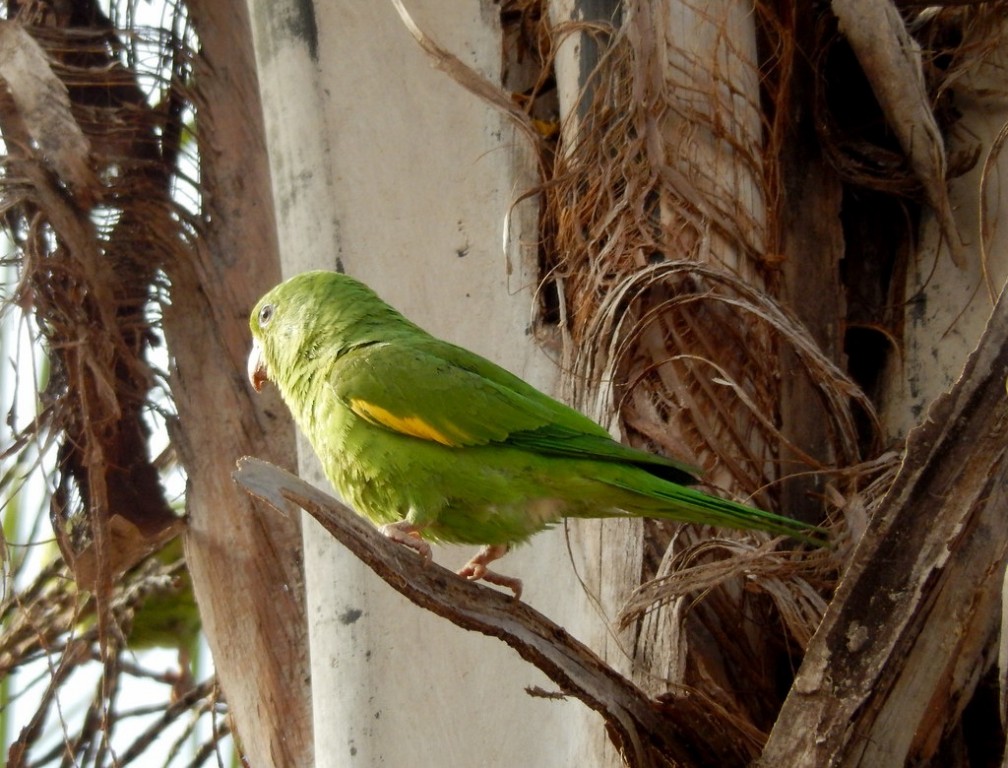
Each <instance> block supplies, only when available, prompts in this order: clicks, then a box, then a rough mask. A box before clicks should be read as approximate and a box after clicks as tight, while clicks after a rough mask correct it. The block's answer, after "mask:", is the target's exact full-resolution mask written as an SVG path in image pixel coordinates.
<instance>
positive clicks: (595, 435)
mask: <svg viewBox="0 0 1008 768" xmlns="http://www.w3.org/2000/svg"><path fill="white" fill-rule="evenodd" d="M332 385H333V387H334V388H335V391H336V395H337V396H338V397H339V398H340V399H341V400H342V401H343V402H344V403H345V404H346V405H347V407H349V408H350V409H351V410H352V411H353V412H354V413H356V414H357V415H358V416H359V417H361V418H363V419H366V420H367V421H369V422H370V423H372V424H376V425H379V426H381V427H384V428H386V429H389V430H392V431H395V432H399V433H401V434H406V435H411V436H412V437H415V438H418V439H422V440H432V441H435V442H438V443H441V444H442V445H445V446H448V447H451V448H463V447H466V446H477V445H488V444H491V443H499V444H505V445H510V446H513V447H516V448H521V449H525V450H528V451H532V452H535V453H540V454H547V455H554V456H567V457H571V458H581V459H594V460H597V461H610V462H626V463H629V464H635V465H637V466H640V467H641V468H643V469H646V470H648V471H649V472H653V473H654V474H656V475H659V476H661V477H664V478H666V479H668V480H673V481H675V482H678V483H691V482H694V481H695V479H696V475H697V470H695V469H693V468H692V467H690V466H688V465H685V464H681V463H679V462H676V461H673V460H671V459H667V458H664V457H661V456H655V455H653V454H650V453H646V452H644V451H638V450H636V449H634V448H630V447H628V446H625V445H622V444H621V443H618V442H616V441H615V440H613V439H612V438H611V437H610V435H609V433H608V432H606V431H605V429H603V428H602V427H600V426H599V425H598V424H596V423H595V422H593V421H592V420H591V419H589V418H588V417H586V416H584V415H583V414H581V413H578V412H577V411H575V410H574V409H573V408H569V407H568V406H566V405H564V404H563V403H560V402H558V401H556V400H554V399H553V398H551V397H548V396H547V395H545V394H543V393H542V392H540V391H539V390H537V389H535V387H533V386H531V385H530V384H527V383H526V382H524V381H522V380H521V379H520V378H518V377H517V376H514V375H513V374H511V373H508V372H507V371H505V370H504V369H503V368H501V367H500V366H497V365H495V364H494V363H491V362H490V361H489V360H486V359H485V358H482V357H480V356H479V355H476V354H474V353H472V352H469V351H468V350H466V349H463V348H462V347H457V346H455V345H453V344H449V343H447V342H443V341H440V340H438V339H434V338H433V337H430V338H428V339H423V338H420V339H410V340H392V341H387V342H381V343H373V344H367V345H363V346H360V347H357V348H355V349H353V350H350V351H348V352H346V353H345V354H344V355H343V356H341V358H340V359H339V361H338V363H337V366H336V367H335V368H334V370H333V381H332Z"/></svg>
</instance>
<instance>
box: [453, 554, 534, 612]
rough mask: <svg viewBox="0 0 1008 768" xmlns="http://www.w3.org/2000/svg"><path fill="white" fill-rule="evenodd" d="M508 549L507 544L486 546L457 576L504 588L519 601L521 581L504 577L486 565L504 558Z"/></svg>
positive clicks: (512, 577) (511, 577)
mask: <svg viewBox="0 0 1008 768" xmlns="http://www.w3.org/2000/svg"><path fill="white" fill-rule="evenodd" d="M509 549H510V547H509V546H508V545H507V544H492V545H491V544H487V545H486V546H484V547H482V548H481V549H480V551H479V552H477V553H476V554H475V555H473V557H472V559H471V560H470V561H469V562H468V563H466V564H465V565H463V566H462V567H461V568H460V569H459V570H458V575H459V576H461V577H462V578H465V579H469V580H470V581H479V580H480V579H482V580H483V581H489V582H490V583H491V584H496V585H497V586H499V587H506V588H507V589H510V590H511V591H512V592H514V596H515V600H521V593H522V582H521V579H516V578H515V577H514V576H504V575H503V574H500V573H497V572H495V571H491V570H490V569H489V568H487V565H489V564H490V563H492V562H493V561H494V560H498V559H500V558H502V557H504V555H506V554H507V553H508V550H509Z"/></svg>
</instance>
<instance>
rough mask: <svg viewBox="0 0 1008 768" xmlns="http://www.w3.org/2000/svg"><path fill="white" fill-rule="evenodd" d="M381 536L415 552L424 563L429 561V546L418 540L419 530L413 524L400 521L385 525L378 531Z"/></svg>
mask: <svg viewBox="0 0 1008 768" xmlns="http://www.w3.org/2000/svg"><path fill="white" fill-rule="evenodd" d="M378 530H379V531H381V533H382V535H383V536H384V537H385V538H387V539H391V540H392V541H394V542H396V543H397V544H402V545H403V546H406V547H409V548H410V549H413V550H416V552H417V553H418V554H419V555H420V557H422V558H423V561H424V563H429V562H430V561H431V549H430V544H428V543H427V542H426V541H424V540H423V539H421V538H420V529H419V528H417V527H416V526H415V525H413V523H410V522H408V521H406V520H400V521H399V522H398V523H387V524H386V525H383V526H382V527H381V528H379V529H378Z"/></svg>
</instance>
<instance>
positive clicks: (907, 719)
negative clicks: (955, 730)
mask: <svg viewBox="0 0 1008 768" xmlns="http://www.w3.org/2000/svg"><path fill="white" fill-rule="evenodd" d="M1006 377H1008V299H1006V296H1005V295H1004V294H1002V297H1001V300H1000V301H999V302H998V304H997V306H996V308H995V310H994V314H993V316H992V317H991V320H990V322H989V324H988V327H987V330H986V332H985V333H984V335H983V337H982V339H981V341H980V344H979V346H978V348H977V350H976V351H975V352H974V353H973V355H972V356H971V357H970V359H969V361H968V362H967V364H966V366H965V368H964V370H963V373H962V376H961V377H960V378H959V381H958V382H957V383H956V384H955V386H954V387H953V388H952V390H951V391H950V392H948V393H947V394H945V395H942V396H941V397H939V398H938V399H937V400H936V401H935V403H934V404H933V405H932V407H931V409H930V411H929V413H928V416H927V418H926V419H925V420H924V421H923V423H922V424H920V425H919V426H918V427H917V428H916V429H914V430H913V431H912V432H911V433H910V435H909V436H908V438H907V451H906V456H905V458H904V462H903V466H902V468H901V470H900V473H899V475H898V477H897V478H896V480H895V482H894V483H893V486H892V488H891V489H890V491H889V494H888V497H887V502H886V503H883V505H882V507H881V508H880V510H879V512H878V514H876V516H875V518H874V519H873V521H872V524H871V526H870V528H869V530H868V532H867V534H866V535H865V537H864V539H863V540H862V541H861V543H860V545H859V547H858V549H857V551H856V552H855V554H854V558H853V562H852V564H851V567H850V569H849V571H848V573H847V574H846V576H845V578H844V580H843V581H842V583H841V585H840V588H839V590H838V591H837V594H836V596H835V598H834V600H833V602H832V604H831V605H830V608H829V610H828V611H827V613H826V616H825V618H824V620H823V625H822V626H821V627H820V629H819V631H818V633H817V634H816V636H815V638H814V639H813V641H812V644H811V645H810V647H809V649H808V653H807V654H806V657H805V662H804V664H803V666H802V669H801V671H800V673H799V675H798V678H797V679H796V681H795V683H794V686H793V688H792V690H791V693H790V695H789V697H788V699H787V701H786V702H785V704H784V707H783V709H782V710H781V713H780V717H779V719H778V721H777V725H776V727H775V728H774V730H773V732H772V733H771V735H770V739H769V741H768V743H767V745H766V748H765V750H764V753H763V757H762V763H761V764H762V765H766V766H778V765H789V766H816V768H819V767H820V766H833V765H837V766H839V765H843V766H854V765H865V766H873V765H902V764H904V763H905V762H907V761H909V762H913V763H915V764H920V763H926V761H927V760H928V759H929V758H931V757H933V756H934V753H935V750H936V749H937V747H938V745H939V742H940V740H941V736H942V734H943V732H944V731H945V729H946V728H947V727H950V726H951V725H953V724H954V723H955V722H956V721H957V720H958V718H959V717H960V715H961V714H962V709H963V707H964V706H965V704H966V703H967V702H968V701H969V698H970V696H971V694H972V691H973V690H974V688H975V686H976V682H977V679H978V677H979V675H980V674H981V673H982V672H983V669H984V668H985V666H986V664H985V663H984V661H983V660H984V657H985V655H986V654H988V651H987V650H985V649H988V648H992V647H994V644H993V643H992V638H993V636H994V633H995V632H996V631H997V628H998V622H997V617H998V605H999V601H1000V590H1001V581H1002V574H1003V571H1004V566H1005V557H1006V547H1008V517H1006V515H1005V508H1006V505H1008V494H1006V491H1005V482H1006V480H1008V407H1006V399H1005V385H1006Z"/></svg>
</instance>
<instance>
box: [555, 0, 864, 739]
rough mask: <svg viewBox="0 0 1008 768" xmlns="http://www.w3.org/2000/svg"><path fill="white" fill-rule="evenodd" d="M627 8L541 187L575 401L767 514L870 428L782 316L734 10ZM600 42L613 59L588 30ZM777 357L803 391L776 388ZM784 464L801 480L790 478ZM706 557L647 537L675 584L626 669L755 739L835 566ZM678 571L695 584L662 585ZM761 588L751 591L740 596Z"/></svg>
mask: <svg viewBox="0 0 1008 768" xmlns="http://www.w3.org/2000/svg"><path fill="white" fill-rule="evenodd" d="M622 8H623V11H624V17H623V19H622V20H621V23H620V24H619V26H618V27H614V28H613V29H611V30H610V33H609V37H610V43H609V45H608V47H606V48H605V50H604V51H603V52H602V54H601V57H600V63H599V65H598V67H597V68H596V69H595V70H594V72H592V74H591V76H590V78H589V79H588V81H587V83H586V84H585V87H584V89H583V91H582V93H581V96H580V99H581V100H580V102H579V103H578V104H577V105H576V106H575V107H574V108H571V109H569V110H568V113H567V117H566V119H565V122H564V125H563V127H562V130H561V133H560V135H561V144H560V147H559V149H558V150H557V152H556V154H555V156H554V165H553V167H552V169H551V174H550V178H549V180H548V182H547V183H545V184H544V185H543V187H542V194H543V200H544V208H545V209H544V227H543V236H544V241H543V244H542V248H543V251H544V253H545V262H546V268H547V270H548V274H547V278H548V279H549V280H552V281H553V282H554V283H555V285H556V289H557V292H558V295H559V315H560V320H561V328H562V331H563V332H564V333H565V334H566V342H567V343H566V344H565V347H564V352H565V359H564V366H563V367H564V370H565V371H568V372H569V375H568V377H567V381H566V383H567V385H568V387H569V393H568V395H569V397H570V398H571V399H572V400H573V401H574V402H575V403H576V404H577V405H579V406H580V407H582V408H584V409H586V410H588V411H590V412H593V413H594V415H596V416H599V417H601V418H608V417H609V416H611V414H612V412H613V409H615V412H616V415H617V417H618V419H619V422H620V425H621V427H622V428H623V430H624V431H625V433H626V435H627V437H628V438H629V440H630V441H631V442H633V443H637V444H642V445H645V446H646V447H649V448H652V449H656V450H659V451H661V452H664V453H667V454H669V455H674V456H679V457H681V458H684V459H686V460H688V461H692V462H694V463H697V464H699V465H701V466H703V468H704V469H705V470H706V473H707V477H708V478H709V479H710V480H711V482H712V483H713V484H714V485H716V486H719V487H721V488H724V489H730V490H731V491H733V492H734V493H735V494H736V495H741V496H743V497H746V496H750V497H751V498H752V499H753V500H754V501H755V502H756V503H758V504H760V505H761V506H764V507H766V508H771V509H775V508H778V502H777V487H778V483H779V481H780V479H781V478H782V477H783V476H785V475H787V474H789V473H795V472H809V471H816V472H825V471H830V470H832V469H835V468H836V467H838V466H840V467H842V466H847V465H849V464H853V463H857V462H858V461H859V459H860V451H859V435H858V429H857V426H856V422H855V419H854V415H853V412H852V411H853V409H854V408H860V409H862V410H863V411H864V413H866V414H867V415H868V420H869V421H871V420H872V419H873V416H872V407H871V404H870V403H869V402H868V401H867V399H866V398H865V397H864V395H863V394H862V393H861V392H860V391H859V389H858V388H857V387H856V386H855V385H854V384H853V382H851V380H850V379H849V378H848V377H847V376H846V375H845V374H844V373H843V372H842V371H841V370H840V369H839V368H838V367H837V366H836V365H835V364H834V363H833V362H832V361H830V360H829V359H827V358H826V357H825V356H824V355H823V354H822V352H821V351H820V350H819V347H818V346H817V344H816V343H815V342H814V340H813V339H812V338H811V337H810V336H809V334H808V333H807V332H806V331H805V330H804V328H803V327H802V325H801V324H800V323H799V322H798V321H797V320H796V319H795V318H794V316H793V315H792V314H791V313H790V312H789V311H788V310H787V309H786V308H785V307H783V306H782V305H781V304H780V303H779V301H778V300H777V299H776V298H775V293H776V291H777V288H778V286H777V283H778V276H777V274H776V272H775V267H776V263H777V262H776V259H775V258H774V256H773V252H774V250H773V248H770V247H769V245H768V244H771V243H773V244H774V245H775V242H774V241H775V237H776V235H775V227H776V219H775V217H774V211H773V204H774V203H775V202H776V192H775V189H774V188H775V183H776V182H775V181H774V174H775V173H776V168H775V166H774V164H773V162H772V158H771V159H769V160H768V159H767V153H768V152H772V151H774V149H775V148H776V146H777V144H776V142H777V141H779V137H777V136H775V135H768V132H770V131H772V129H773V126H769V127H768V126H766V125H765V124H764V121H763V110H762V107H761V104H760V70H759V67H758V62H757V53H756V28H755V24H756V22H755V19H754V16H753V15H752V9H751V7H748V6H746V5H745V4H742V3H730V2H725V3H704V4H703V5H702V6H701V5H699V4H697V5H690V4H675V5H674V6H671V5H669V4H660V3H646V2H631V3H626V4H624V5H623V6H622ZM555 31H557V30H555ZM559 31H560V32H561V33H562V34H571V32H570V30H569V29H563V30H559ZM591 32H592V34H593V35H594V39H596V40H604V36H603V35H601V34H600V33H599V32H598V25H597V24H595V25H593V28H592V30H591ZM782 76H783V75H782ZM783 349H788V350H789V351H790V352H791V353H792V354H793V356H794V359H796V360H797V361H798V366H799V370H796V371H784V370H782V369H781V364H780V361H781V354H782V350H783ZM785 375H787V376H804V377H807V378H808V379H809V381H810V382H811V384H812V386H813V388H814V389H815V391H816V392H817V393H818V394H819V405H820V407H821V418H822V419H823V420H824V421H825V422H826V423H828V425H829V435H830V437H831V440H832V444H831V445H830V447H829V452H828V455H824V456H811V455H808V454H807V453H803V452H802V451H801V450H800V449H799V448H797V446H794V445H791V444H790V442H789V440H788V438H787V436H786V435H783V434H782V433H781V429H780V407H781V392H780V381H781V377H782V376H785ZM782 446H788V448H789V455H794V456H798V457H800V459H801V464H800V465H798V466H792V465H788V466H782V464H781V461H780V455H781V449H782ZM809 504H810V505H814V506H821V504H818V503H817V502H815V501H814V500H809ZM786 511H788V512H792V513H793V512H795V510H786ZM802 516H803V517H807V518H813V519H818V518H821V510H820V509H813V510H805V511H804V514H802ZM707 536H709V534H704V533H703V532H701V531H698V530H696V529H692V528H683V529H681V530H678V532H675V531H674V530H672V529H667V528H666V527H665V526H663V525H660V524H649V525H648V527H647V537H648V539H649V540H650V543H651V546H652V547H653V549H654V551H655V552H656V556H655V559H654V561H653V562H651V563H650V564H646V568H645V573H644V574H643V576H644V577H645V579H647V578H649V577H651V576H653V575H654V574H655V573H656V572H658V573H661V574H663V582H662V584H659V585H655V586H654V587H652V588H645V589H644V590H643V591H642V592H640V593H639V594H638V595H637V597H636V598H635V603H634V604H633V605H632V606H630V610H629V613H627V614H626V615H627V616H630V617H632V618H633V619H642V623H641V624H640V627H639V633H638V639H637V648H636V651H635V653H636V662H637V663H635V665H634V669H635V671H636V672H637V673H638V678H639V679H640V681H641V682H642V684H643V685H645V686H646V687H647V688H649V689H650V690H653V691H655V692H656V693H657V692H664V691H668V690H669V689H670V688H671V689H672V690H673V691H676V690H679V691H682V690H686V689H694V690H699V691H701V692H702V694H703V696H705V697H706V698H707V699H708V700H709V701H710V702H711V703H712V706H714V707H715V708H716V709H717V710H718V711H719V712H721V713H722V714H723V715H724V716H725V717H726V718H727V719H726V720H725V721H723V723H722V725H723V726H724V728H725V730H726V731H729V732H731V731H734V732H735V733H737V734H741V733H742V732H745V731H746V729H751V728H755V729H756V731H757V732H761V733H765V732H766V731H767V730H768V729H769V727H770V725H771V724H772V722H773V719H774V715H775V712H776V709H777V706H778V705H779V703H780V690H779V686H780V675H781V674H785V675H786V674H789V667H790V665H791V664H793V663H794V660H793V658H792V653H791V651H794V652H795V653H797V651H798V649H800V648H801V647H802V646H803V645H804V643H805V642H807V640H808V638H809V637H810V636H811V633H812V632H813V631H814V628H815V626H816V625H817V624H818V621H819V618H820V616H821V611H822V610H823V608H824V606H825V601H824V600H823V598H822V597H821V596H820V591H821V590H822V589H824V588H825V589H828V587H829V583H830V581H831V576H832V575H833V573H834V572H835V569H836V568H837V565H838V561H837V558H836V556H835V555H834V554H833V553H831V552H830V551H823V552H821V553H817V554H816V555H815V556H812V557H808V556H804V555H802V556H799V555H794V554H792V553H789V552H781V551H778V549H777V547H776V546H775V544H772V543H769V542H768V540H767V538H766V537H764V536H761V535H757V534H738V535H736V534H725V536H726V538H725V539H723V540H722V539H716V540H713V541H711V540H709V539H708V538H707ZM683 564H689V565H690V566H691V568H690V569H689V570H687V571H686V572H685V573H682V574H681V575H680V576H679V577H677V578H675V579H670V578H668V574H670V573H671V570H672V569H673V568H674V567H681V566H682V565H683ZM715 573H716V578H714V577H713V575H712V574H715ZM754 579H755V580H756V581H757V582H758V583H759V584H761V587H760V589H758V590H756V591H750V590H749V589H748V588H747V584H749V583H752V582H753V580H754ZM663 585H664V586H665V587H667V588H666V589H663V588H662V586H663ZM656 606H658V607H662V608H663V609H662V610H652V608H654V607H656ZM768 626H777V627H780V628H781V629H780V631H773V632H767V631H766V628H767V627H768ZM789 644H790V645H789ZM789 649H790V650H789ZM754 661H756V662H757V663H754ZM739 738H741V737H739ZM757 741H758V740H757ZM749 749H751V747H749ZM752 754H755V753H752Z"/></svg>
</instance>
